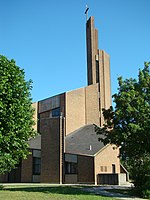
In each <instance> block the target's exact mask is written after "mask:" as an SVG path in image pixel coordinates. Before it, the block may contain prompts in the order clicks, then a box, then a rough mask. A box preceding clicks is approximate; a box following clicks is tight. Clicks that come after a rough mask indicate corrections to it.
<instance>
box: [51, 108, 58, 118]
mask: <svg viewBox="0 0 150 200" xmlns="http://www.w3.org/2000/svg"><path fill="white" fill-rule="evenodd" d="M59 116H60V107H59V108H55V109H53V110H51V111H50V117H59Z"/></svg>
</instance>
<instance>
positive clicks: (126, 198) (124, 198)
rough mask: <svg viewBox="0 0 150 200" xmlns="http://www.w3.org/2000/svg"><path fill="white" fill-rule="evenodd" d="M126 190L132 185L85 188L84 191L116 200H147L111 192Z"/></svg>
mask: <svg viewBox="0 0 150 200" xmlns="http://www.w3.org/2000/svg"><path fill="white" fill-rule="evenodd" d="M126 188H131V185H130V186H128V185H125V186H97V187H91V188H85V189H84V190H85V191H89V192H91V193H94V194H97V195H103V196H107V197H114V198H116V199H121V200H146V199H142V198H139V197H133V196H128V195H125V194H120V193H113V192H111V189H126ZM106 190H110V191H106Z"/></svg>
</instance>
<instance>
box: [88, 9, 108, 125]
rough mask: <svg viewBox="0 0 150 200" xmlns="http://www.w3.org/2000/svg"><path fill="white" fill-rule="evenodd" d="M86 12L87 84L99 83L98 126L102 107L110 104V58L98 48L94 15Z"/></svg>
mask: <svg viewBox="0 0 150 200" xmlns="http://www.w3.org/2000/svg"><path fill="white" fill-rule="evenodd" d="M87 12H88V8H87V9H86V11H85V14H86V18H87V21H86V46H87V80H88V85H92V84H98V85H99V87H98V88H99V111H100V126H102V125H103V123H104V119H103V114H102V108H109V107H110V105H111V83H110V59H109V55H108V54H107V53H106V52H105V51H103V50H99V49H98V30H97V29H95V27H94V17H93V16H91V17H90V18H89V19H88V17H87Z"/></svg>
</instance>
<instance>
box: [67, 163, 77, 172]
mask: <svg viewBox="0 0 150 200" xmlns="http://www.w3.org/2000/svg"><path fill="white" fill-rule="evenodd" d="M65 173H66V174H77V163H73V162H65Z"/></svg>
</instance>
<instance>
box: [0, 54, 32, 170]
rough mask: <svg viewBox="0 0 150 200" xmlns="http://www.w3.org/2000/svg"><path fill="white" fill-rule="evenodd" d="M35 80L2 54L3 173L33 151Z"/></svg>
mask: <svg viewBox="0 0 150 200" xmlns="http://www.w3.org/2000/svg"><path fill="white" fill-rule="evenodd" d="M31 84H32V81H31V80H30V81H25V72H24V70H22V69H20V68H19V67H18V66H16V64H15V61H14V60H8V59H7V58H6V57H4V56H2V55H0V174H3V173H5V172H9V171H10V170H11V169H12V168H15V166H16V165H17V164H18V163H19V162H20V160H21V159H22V158H23V159H24V158H26V157H27V155H28V154H29V151H28V143H27V141H28V140H29V138H31V137H33V136H34V135H35V132H34V130H33V124H34V121H33V112H34V110H33V108H32V99H31V94H30V90H31V89H32V86H31Z"/></svg>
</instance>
